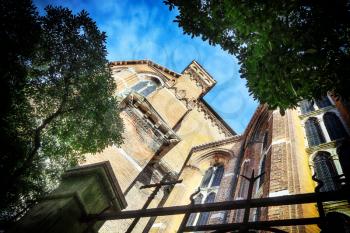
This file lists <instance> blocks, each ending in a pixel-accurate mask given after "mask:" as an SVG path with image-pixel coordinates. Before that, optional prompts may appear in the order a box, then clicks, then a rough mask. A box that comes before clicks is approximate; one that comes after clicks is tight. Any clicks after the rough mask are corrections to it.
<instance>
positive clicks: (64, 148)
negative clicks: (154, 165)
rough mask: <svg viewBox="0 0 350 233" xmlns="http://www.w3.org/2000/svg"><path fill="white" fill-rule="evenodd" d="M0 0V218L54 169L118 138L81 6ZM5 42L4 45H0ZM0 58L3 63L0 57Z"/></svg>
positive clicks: (97, 49) (45, 184)
mask: <svg viewBox="0 0 350 233" xmlns="http://www.w3.org/2000/svg"><path fill="white" fill-rule="evenodd" d="M20 2H21V3H19V2H18V1H1V12H0V13H1V16H0V17H1V18H2V21H1V22H2V24H1V28H0V33H1V38H0V39H1V46H3V47H4V48H2V50H3V53H2V56H3V57H2V59H4V63H5V64H6V66H1V70H0V71H1V82H2V84H3V86H2V89H4V92H1V94H2V95H3V96H4V98H3V99H2V105H3V106H4V107H5V108H4V109H5V110H6V111H4V112H2V113H1V114H2V115H1V124H2V125H1V126H2V130H3V131H2V134H1V139H2V140H3V141H2V142H5V143H6V145H5V146H4V147H2V148H1V155H0V160H1V161H0V173H1V177H2V178H1V179H0V180H1V192H0V194H1V196H0V198H1V200H2V201H1V204H0V219H2V220H6V219H7V220H9V219H10V218H13V217H14V216H15V215H16V214H20V213H21V211H23V210H25V209H26V207H28V205H29V204H30V203H33V202H35V199H37V198H39V197H40V196H42V195H44V194H45V193H46V192H48V191H49V190H50V189H52V188H53V187H54V186H55V185H56V183H57V181H58V180H59V178H60V175H61V174H62V172H63V171H64V170H65V169H67V168H68V167H71V166H75V165H77V163H78V162H79V161H80V160H82V159H84V154H85V153H96V152H100V151H102V150H103V149H104V148H106V147H107V146H110V145H113V144H115V145H120V144H121V143H122V136H121V134H122V131H123V124H122V121H121V119H120V117H119V108H118V101H117V99H116V96H115V82H114V79H113V78H112V76H111V72H110V69H109V67H108V61H107V59H106V55H107V51H106V47H105V41H106V35H105V33H103V32H100V31H99V29H98V28H97V26H96V24H95V22H94V21H93V20H92V19H91V18H90V17H89V15H88V13H87V12H85V11H82V12H80V13H78V14H77V15H73V14H72V12H71V11H70V10H69V9H66V8H61V7H50V6H49V7H47V8H46V9H45V10H46V14H45V15H44V16H39V15H38V14H37V12H36V9H35V8H34V7H33V5H32V3H31V2H30V1H27V0H21V1H20ZM4 45H6V46H4ZM4 63H3V64H4Z"/></svg>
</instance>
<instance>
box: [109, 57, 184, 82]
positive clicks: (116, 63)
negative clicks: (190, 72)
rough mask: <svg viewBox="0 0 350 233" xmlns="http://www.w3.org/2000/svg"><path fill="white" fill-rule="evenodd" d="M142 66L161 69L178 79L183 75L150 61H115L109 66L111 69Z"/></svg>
mask: <svg viewBox="0 0 350 233" xmlns="http://www.w3.org/2000/svg"><path fill="white" fill-rule="evenodd" d="M142 64H146V65H149V66H151V67H154V68H156V69H159V70H161V71H163V72H165V73H167V74H170V75H172V76H175V77H176V78H178V77H180V76H181V74H179V73H177V72H175V71H172V70H169V69H168V68H165V67H164V66H161V65H159V64H157V63H155V62H152V61H150V60H130V61H113V62H110V63H109V65H110V66H111V67H113V66H121V65H142Z"/></svg>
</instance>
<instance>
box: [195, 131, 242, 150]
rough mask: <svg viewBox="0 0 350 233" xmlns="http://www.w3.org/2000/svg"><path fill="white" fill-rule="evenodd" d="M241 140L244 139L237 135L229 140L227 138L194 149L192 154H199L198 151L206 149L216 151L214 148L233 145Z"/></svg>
mask: <svg viewBox="0 0 350 233" xmlns="http://www.w3.org/2000/svg"><path fill="white" fill-rule="evenodd" d="M241 139H242V136H241V135H235V136H232V137H229V138H225V139H223V140H219V141H215V142H209V143H205V144H201V145H198V146H195V147H192V153H194V152H198V151H201V150H205V149H210V148H213V149H214V150H215V148H214V147H217V146H222V145H226V144H229V143H233V142H237V141H239V140H241Z"/></svg>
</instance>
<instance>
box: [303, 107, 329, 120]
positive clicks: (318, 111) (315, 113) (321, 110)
mask: <svg viewBox="0 0 350 233" xmlns="http://www.w3.org/2000/svg"><path fill="white" fill-rule="evenodd" d="M331 109H335V106H334V105H330V106H327V107H324V108H320V109H317V110H314V111H311V112H308V113H305V114H301V115H299V118H300V119H305V118H308V117H313V116H317V115H319V114H321V113H325V112H327V111H329V110H331Z"/></svg>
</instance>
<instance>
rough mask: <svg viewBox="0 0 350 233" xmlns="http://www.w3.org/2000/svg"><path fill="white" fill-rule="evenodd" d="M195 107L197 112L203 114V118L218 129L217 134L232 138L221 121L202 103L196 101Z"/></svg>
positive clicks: (231, 134)
mask: <svg viewBox="0 0 350 233" xmlns="http://www.w3.org/2000/svg"><path fill="white" fill-rule="evenodd" d="M195 103H196V106H197V108H198V111H199V112H202V113H204V118H205V119H206V120H210V121H211V123H212V124H213V125H214V126H216V127H217V128H218V129H219V132H220V133H222V134H224V135H225V136H226V137H231V136H233V133H232V132H231V131H230V130H229V129H228V127H227V126H226V125H224V123H223V120H222V119H219V118H218V117H217V116H216V115H215V114H214V113H213V112H212V111H211V110H210V109H209V108H208V107H207V106H206V105H205V104H204V103H203V102H202V101H196V102H195Z"/></svg>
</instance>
